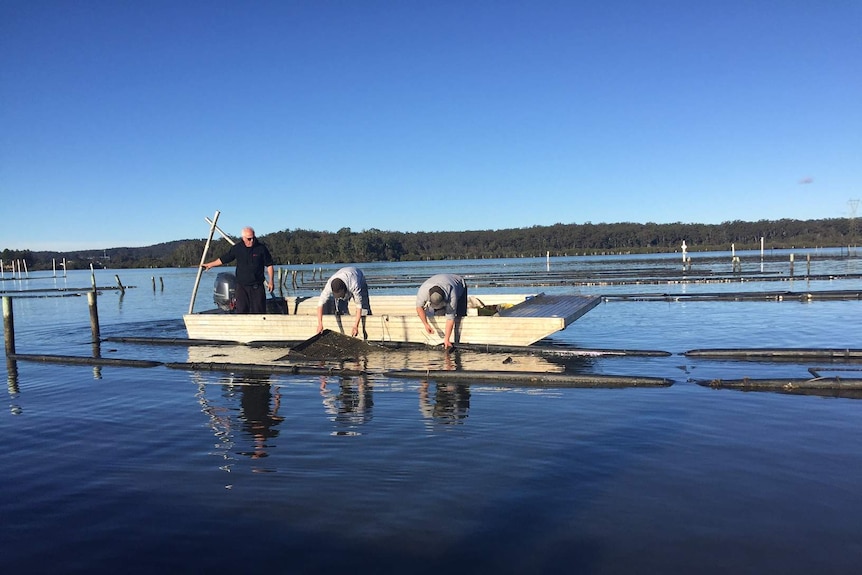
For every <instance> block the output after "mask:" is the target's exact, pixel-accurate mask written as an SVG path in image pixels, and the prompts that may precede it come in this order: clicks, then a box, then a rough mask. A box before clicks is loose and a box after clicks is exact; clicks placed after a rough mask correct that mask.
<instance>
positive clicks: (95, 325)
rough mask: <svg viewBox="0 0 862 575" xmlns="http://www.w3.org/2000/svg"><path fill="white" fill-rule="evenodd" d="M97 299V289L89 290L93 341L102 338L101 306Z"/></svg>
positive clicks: (88, 297)
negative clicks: (100, 329)
mask: <svg viewBox="0 0 862 575" xmlns="http://www.w3.org/2000/svg"><path fill="white" fill-rule="evenodd" d="M96 300H97V295H96V290H93V291H89V292H87V303H88V304H90V330H91V331H92V332H93V343H96V342H98V341H100V340H101V339H102V337H101V334H100V333H99V306H98V304H97V303H96Z"/></svg>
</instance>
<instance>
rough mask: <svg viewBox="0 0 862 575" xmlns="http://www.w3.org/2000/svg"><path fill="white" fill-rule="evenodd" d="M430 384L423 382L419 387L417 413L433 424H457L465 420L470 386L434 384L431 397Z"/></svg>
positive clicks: (468, 407)
mask: <svg viewBox="0 0 862 575" xmlns="http://www.w3.org/2000/svg"><path fill="white" fill-rule="evenodd" d="M429 388H430V384H429V383H428V382H427V381H423V382H422V384H421V385H420V386H419V412H420V413H421V414H422V417H424V418H425V419H426V420H429V421H431V422H433V423H442V424H447V425H448V424H457V423H462V422H463V420H465V419H467V412H468V411H470V386H469V385H465V384H463V383H444V382H437V383H435V384H434V394H433V396H432V395H431V393H430V391H429Z"/></svg>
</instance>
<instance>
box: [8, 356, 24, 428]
mask: <svg viewBox="0 0 862 575" xmlns="http://www.w3.org/2000/svg"><path fill="white" fill-rule="evenodd" d="M6 389H7V390H8V391H9V401H10V403H9V411H10V412H11V413H12V415H21V413H23V410H22V409H21V406H20V405H18V404H17V403H15V401H16V400H17V399H18V394H19V393H21V390H20V388H19V387H18V362H17V361H15V360H14V359H9V358H8V357H7V358H6Z"/></svg>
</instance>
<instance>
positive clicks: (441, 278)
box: [416, 274, 467, 349]
mask: <svg viewBox="0 0 862 575" xmlns="http://www.w3.org/2000/svg"><path fill="white" fill-rule="evenodd" d="M426 306H427V307H428V309H429V312H430V313H432V314H433V315H445V316H446V327H445V329H444V332H443V347H444V348H445V349H449V348H450V347H452V330H453V329H454V327H455V318H456V317H464V316H465V315H467V284H466V283H465V282H464V278H462V277H461V276H456V275H455V274H437V275H433V276H431V277H430V278H428V279H427V280H425V282H424V283H423V284H422V285H421V286H419V291H418V292H416V314H417V315H418V316H419V319H420V320H422V324H423V325H424V326H425V331H427V332H428V333H434V328H432V327H431V325H430V324H429V323H428V317H427V315H426V312H425V307H426Z"/></svg>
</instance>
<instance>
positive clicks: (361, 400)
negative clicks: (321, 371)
mask: <svg viewBox="0 0 862 575" xmlns="http://www.w3.org/2000/svg"><path fill="white" fill-rule="evenodd" d="M320 396H321V397H322V398H323V407H324V410H325V411H326V413H327V414H328V415H329V416H330V420H331V421H332V422H333V423H335V426H336V429H335V431H334V432H333V435H359V434H360V433H359V431H358V430H357V427H358V426H360V425H362V424H365V423H368V422H369V421H371V418H372V415H373V414H372V408H373V407H374V394H373V385H372V384H371V382H370V381H368V376H367V375H365V374H362V375H359V376H356V377H341V378H338V386H337V389H335V390H333V389H331V382H330V381H328V380H327V378H325V377H322V378H320Z"/></svg>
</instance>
